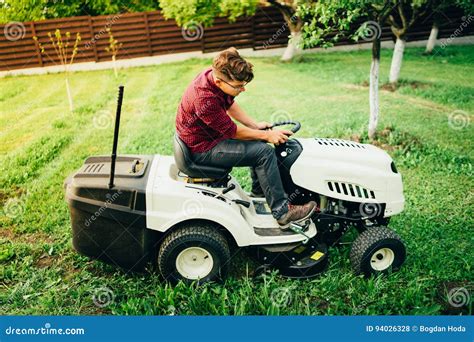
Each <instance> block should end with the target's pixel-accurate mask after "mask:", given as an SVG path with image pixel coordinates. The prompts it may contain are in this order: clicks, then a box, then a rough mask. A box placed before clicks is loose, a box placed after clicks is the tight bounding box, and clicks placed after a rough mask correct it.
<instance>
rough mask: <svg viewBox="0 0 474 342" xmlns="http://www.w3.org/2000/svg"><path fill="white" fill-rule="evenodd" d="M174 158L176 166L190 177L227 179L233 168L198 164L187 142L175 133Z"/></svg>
mask: <svg viewBox="0 0 474 342" xmlns="http://www.w3.org/2000/svg"><path fill="white" fill-rule="evenodd" d="M174 160H175V162H176V166H177V167H178V169H179V170H180V171H181V172H184V173H185V174H186V175H187V176H188V177H189V178H195V179H208V180H210V181H212V180H216V181H217V180H223V179H227V178H228V176H229V173H230V171H232V168H226V169H224V168H221V167H216V166H209V165H200V164H196V163H195V162H194V160H193V156H192V154H191V151H189V149H188V147H187V146H186V144H185V143H184V142H183V141H182V140H181V139H180V138H179V137H178V135H177V134H175V135H174Z"/></svg>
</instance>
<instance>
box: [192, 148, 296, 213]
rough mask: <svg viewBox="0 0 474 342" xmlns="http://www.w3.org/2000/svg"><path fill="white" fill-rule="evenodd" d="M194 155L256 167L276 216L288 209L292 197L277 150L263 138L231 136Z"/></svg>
mask: <svg viewBox="0 0 474 342" xmlns="http://www.w3.org/2000/svg"><path fill="white" fill-rule="evenodd" d="M193 157H194V160H195V161H196V163H198V164H204V165H214V166H223V167H234V166H250V167H252V168H253V169H254V172H255V175H256V178H257V179H258V183H259V184H260V186H261V189H262V191H263V193H264V195H265V198H266V199H267V202H268V204H269V206H270V208H271V209H272V214H273V217H275V218H276V219H279V218H280V217H282V216H283V215H284V214H286V213H287V212H288V197H287V195H286V193H285V190H284V189H283V184H282V182H281V178H280V171H279V170H278V165H277V158H276V155H275V150H274V149H273V148H272V147H271V146H270V145H268V144H266V143H264V142H261V141H242V140H234V139H227V140H224V141H221V142H220V143H219V144H217V145H216V146H215V147H214V148H212V149H211V150H210V151H207V152H204V153H194V154H193Z"/></svg>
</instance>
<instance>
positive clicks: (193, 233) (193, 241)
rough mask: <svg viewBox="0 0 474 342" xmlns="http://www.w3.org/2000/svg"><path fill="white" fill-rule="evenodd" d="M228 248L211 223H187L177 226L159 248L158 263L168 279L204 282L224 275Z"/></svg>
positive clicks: (226, 267) (228, 257) (171, 280)
mask: <svg viewBox="0 0 474 342" xmlns="http://www.w3.org/2000/svg"><path fill="white" fill-rule="evenodd" d="M229 259H230V251H229V246H228V244H227V240H226V239H225V237H224V236H223V235H222V234H221V233H220V232H219V231H218V230H217V229H216V228H215V227H213V226H211V225H207V224H190V225H186V226H182V227H180V228H177V229H176V230H174V231H173V232H171V234H169V235H168V236H167V237H166V238H165V239H164V241H163V243H162V244H161V246H160V249H159V251H158V267H159V269H160V272H161V274H162V275H163V277H164V278H165V279H166V280H168V281H170V282H171V283H177V282H178V281H180V280H183V281H184V282H188V283H189V282H192V281H198V282H199V283H205V282H208V281H216V280H221V279H223V278H224V276H225V274H226V273H227V270H228V267H229Z"/></svg>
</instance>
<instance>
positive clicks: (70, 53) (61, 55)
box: [33, 29, 81, 112]
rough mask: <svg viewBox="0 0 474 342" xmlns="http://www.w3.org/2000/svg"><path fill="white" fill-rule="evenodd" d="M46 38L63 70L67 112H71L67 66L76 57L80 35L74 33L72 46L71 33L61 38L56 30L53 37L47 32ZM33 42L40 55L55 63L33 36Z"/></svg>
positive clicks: (58, 30)
mask: <svg viewBox="0 0 474 342" xmlns="http://www.w3.org/2000/svg"><path fill="white" fill-rule="evenodd" d="M48 37H49V42H50V44H51V47H52V48H53V49H54V52H55V53H56V56H57V59H58V60H59V63H61V65H62V66H63V69H64V78H65V81H66V93H67V99H68V101H69V110H70V111H71V112H72V111H73V110H74V105H73V101H72V95H71V88H70V86H69V66H71V64H72V63H73V62H74V57H76V55H77V50H78V45H79V43H80V42H81V35H80V34H79V32H77V33H76V38H75V41H74V44H71V42H70V38H71V33H70V32H66V34H65V35H64V37H63V35H62V34H61V30H60V29H56V31H55V32H54V35H53V34H52V33H51V32H48ZM33 40H34V41H35V43H36V44H38V47H39V48H40V49H41V53H42V54H45V55H46V56H47V57H48V58H49V59H50V60H51V61H53V62H55V63H56V61H55V60H54V58H51V56H49V54H48V53H47V52H46V49H45V47H44V45H43V44H41V43H40V42H39V39H38V37H36V36H34V37H33ZM71 45H72V46H71Z"/></svg>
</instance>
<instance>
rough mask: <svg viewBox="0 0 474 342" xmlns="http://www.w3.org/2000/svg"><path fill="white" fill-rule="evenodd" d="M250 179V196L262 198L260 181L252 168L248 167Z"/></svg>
mask: <svg viewBox="0 0 474 342" xmlns="http://www.w3.org/2000/svg"><path fill="white" fill-rule="evenodd" d="M250 177H251V178H252V195H254V196H255V197H264V196H265V194H264V193H263V190H262V187H261V186H260V181H259V180H258V176H257V172H256V171H255V168H254V167H250Z"/></svg>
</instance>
